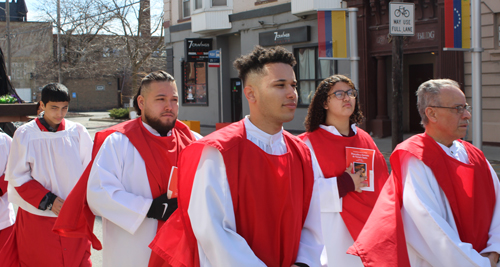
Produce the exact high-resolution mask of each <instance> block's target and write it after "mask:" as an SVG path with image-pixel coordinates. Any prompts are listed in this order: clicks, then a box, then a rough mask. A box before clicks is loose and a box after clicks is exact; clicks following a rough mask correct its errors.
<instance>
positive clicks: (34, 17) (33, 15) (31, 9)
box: [25, 0, 40, 21]
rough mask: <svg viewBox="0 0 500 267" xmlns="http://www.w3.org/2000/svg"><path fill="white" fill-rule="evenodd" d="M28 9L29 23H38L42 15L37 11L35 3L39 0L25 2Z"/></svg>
mask: <svg viewBox="0 0 500 267" xmlns="http://www.w3.org/2000/svg"><path fill="white" fill-rule="evenodd" d="M25 2H26V6H27V7H28V21H38V20H39V18H38V17H40V14H39V13H38V12H37V11H36V8H35V3H36V2H37V0H25Z"/></svg>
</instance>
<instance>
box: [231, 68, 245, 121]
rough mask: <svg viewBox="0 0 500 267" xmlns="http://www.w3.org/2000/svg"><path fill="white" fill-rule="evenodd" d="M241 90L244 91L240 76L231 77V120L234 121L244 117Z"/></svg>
mask: <svg viewBox="0 0 500 267" xmlns="http://www.w3.org/2000/svg"><path fill="white" fill-rule="evenodd" d="M241 91H243V86H242V82H241V80H240V79H238V78H231V121H232V122H236V121H239V120H241V119H243V115H242V114H243V106H242V99H241Z"/></svg>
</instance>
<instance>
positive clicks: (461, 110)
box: [429, 104, 472, 114]
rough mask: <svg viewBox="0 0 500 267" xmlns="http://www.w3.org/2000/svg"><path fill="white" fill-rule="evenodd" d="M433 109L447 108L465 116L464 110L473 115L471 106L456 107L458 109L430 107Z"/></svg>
mask: <svg viewBox="0 0 500 267" xmlns="http://www.w3.org/2000/svg"><path fill="white" fill-rule="evenodd" d="M429 107H431V108H447V109H454V110H456V111H457V113H458V114H463V113H464V110H467V111H468V112H469V113H472V107H471V106H469V104H465V105H461V106H456V107H441V106H429Z"/></svg>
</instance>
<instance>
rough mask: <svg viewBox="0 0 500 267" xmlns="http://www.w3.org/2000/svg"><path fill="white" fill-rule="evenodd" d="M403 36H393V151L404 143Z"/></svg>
mask: <svg viewBox="0 0 500 267" xmlns="http://www.w3.org/2000/svg"><path fill="white" fill-rule="evenodd" d="M402 92H403V36H392V150H394V149H395V148H396V146H397V145H398V144H399V143H401V142H403V97H402Z"/></svg>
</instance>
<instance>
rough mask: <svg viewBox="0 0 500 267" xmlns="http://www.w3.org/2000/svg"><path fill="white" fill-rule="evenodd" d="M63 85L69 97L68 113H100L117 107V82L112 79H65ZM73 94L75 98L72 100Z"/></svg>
mask: <svg viewBox="0 0 500 267" xmlns="http://www.w3.org/2000/svg"><path fill="white" fill-rule="evenodd" d="M64 85H66V87H68V90H69V92H70V95H71V103H70V106H69V110H70V111H102V110H109V109H112V108H117V107H118V105H119V104H118V97H119V93H118V81H117V79H116V78H114V77H104V78H101V79H93V80H90V79H67V80H66V81H65V82H64ZM98 89H99V90H98ZM73 93H76V98H73Z"/></svg>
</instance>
